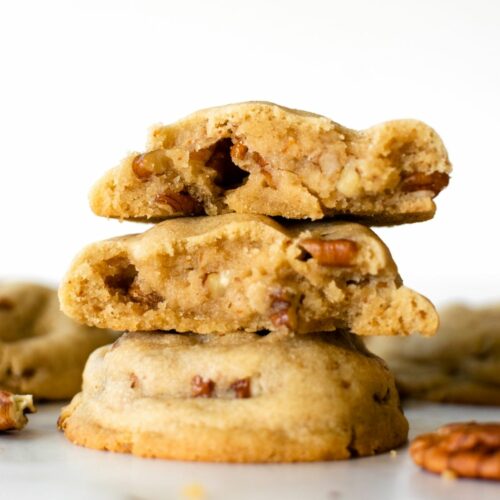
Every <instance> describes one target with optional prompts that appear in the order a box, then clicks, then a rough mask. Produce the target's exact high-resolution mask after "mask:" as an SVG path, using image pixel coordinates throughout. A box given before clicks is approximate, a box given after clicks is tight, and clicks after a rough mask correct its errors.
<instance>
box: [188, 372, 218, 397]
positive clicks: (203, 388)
mask: <svg viewBox="0 0 500 500" xmlns="http://www.w3.org/2000/svg"><path fill="white" fill-rule="evenodd" d="M214 389H215V382H214V381H213V380H211V379H209V378H207V379H204V378H203V377H202V376H201V375H195V376H194V377H193V378H192V380H191V396H192V397H193V398H211V397H212V394H213V392H214Z"/></svg>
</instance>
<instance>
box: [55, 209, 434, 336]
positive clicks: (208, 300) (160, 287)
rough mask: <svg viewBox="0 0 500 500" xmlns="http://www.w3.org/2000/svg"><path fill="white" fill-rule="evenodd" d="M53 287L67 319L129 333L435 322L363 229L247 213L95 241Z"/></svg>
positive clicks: (368, 329) (387, 327) (363, 329)
mask: <svg viewBox="0 0 500 500" xmlns="http://www.w3.org/2000/svg"><path fill="white" fill-rule="evenodd" d="M59 296H60V300H61V306H62V309H63V311H64V312H65V313H66V314H67V315H69V316H70V317H72V318H74V319H76V320H77V321H79V322H82V323H86V324H88V325H94V326H99V327H105V328H112V329H116V330H128V331H139V330H146V331H151V330H176V331H179V332H183V331H192V332H195V333H229V332H234V331H247V332H258V331H261V330H267V331H276V330H277V331H283V332H297V333H308V332H314V331H332V330H336V329H346V328H348V329H350V330H351V331H352V332H353V333H357V334H359V335H379V334H384V335H397V334H402V335H407V334H410V333H414V332H420V333H421V334H423V335H432V334H434V333H435V331H436V329H437V326H438V317H437V314H436V311H435V309H434V307H433V305H432V304H431V303H430V302H429V301H428V300H427V299H426V298H425V297H423V296H421V295H419V294H418V293H416V292H414V291H412V290H410V289H408V288H406V287H404V286H403V285H402V281H401V278H400V277H399V275H398V271H397V268H396V264H395V263H394V261H393V260H392V257H391V255H390V253H389V250H388V249H387V247H386V246H385V245H384V243H383V242H382V241H381V240H380V239H379V238H378V237H377V236H376V235H375V233H373V232H372V231H371V230H370V229H368V228H366V227H364V226H362V225H359V224H355V223H345V222H343V223H340V222H323V223H302V224H293V225H289V226H282V225H280V224H278V223H277V222H275V221H273V220H272V219H270V218H267V217H264V216H257V215H240V214H227V215H221V216H216V217H193V218H182V219H173V220H168V221H164V222H162V223H160V224H157V225H156V226H154V227H153V228H151V229H150V230H148V231H146V232H145V233H143V234H140V235H132V236H124V237H119V238H114V239H111V240H107V241H102V242H98V243H94V244H92V245H90V246H88V247H87V248H86V249H84V250H83V252H82V253H81V254H80V255H79V256H78V257H77V258H76V259H75V261H74V262H73V264H72V266H71V268H70V270H69V272H68V274H67V275H66V277H65V279H64V281H63V283H62V285H61V288H60V292H59Z"/></svg>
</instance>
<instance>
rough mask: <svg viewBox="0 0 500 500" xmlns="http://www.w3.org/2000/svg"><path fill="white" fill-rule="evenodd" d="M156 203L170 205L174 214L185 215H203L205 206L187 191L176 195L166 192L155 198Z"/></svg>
mask: <svg viewBox="0 0 500 500" xmlns="http://www.w3.org/2000/svg"><path fill="white" fill-rule="evenodd" d="M155 202H156V203H158V204H160V205H169V206H170V208H172V210H173V211H174V212H178V213H181V214H185V215H196V214H201V213H203V205H202V204H201V203H200V202H199V201H198V200H196V199H195V198H193V197H192V196H191V195H190V194H189V193H188V192H187V191H181V192H179V193H175V192H172V191H166V192H164V193H160V194H157V195H156V196H155Z"/></svg>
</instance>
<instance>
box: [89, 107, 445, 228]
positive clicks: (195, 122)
mask: <svg viewBox="0 0 500 500" xmlns="http://www.w3.org/2000/svg"><path fill="white" fill-rule="evenodd" d="M450 171H451V165H450V162H449V160H448V155H447V152H446V149H445V147H444V145H443V143H442V141H441V139H440V138H439V136H438V135H437V134H436V132H435V131H434V130H433V129H432V128H430V127H429V126H427V125H425V124H424V123H422V122H419V121H416V120H396V121H391V122H387V123H382V124H380V125H376V126H374V127H372V128H369V129H367V130H364V131H355V130H350V129H348V128H345V127H343V126H341V125H339V124H337V123H335V122H333V121H331V120H329V119H328V118H325V117H323V116H319V115H315V114H312V113H307V112H304V111H298V110H292V109H288V108H284V107H281V106H278V105H276V104H272V103H265V102H248V103H241V104H231V105H227V106H221V107H217V108H210V109H206V110H202V111H198V112H196V113H194V114H192V115H190V116H188V117H186V118H184V119H183V120H180V121H178V122H177V123H174V124H172V125H167V126H159V127H156V128H154V129H153V130H152V133H151V136H150V140H149V144H148V147H147V150H146V152H144V153H142V154H139V153H133V154H131V155H129V156H128V157H127V158H125V159H124V160H123V162H122V163H121V164H120V165H119V166H118V167H115V168H114V169H112V170H110V171H108V172H107V173H106V174H105V175H104V177H102V178H101V179H100V180H99V181H98V182H97V184H96V185H95V186H94V188H93V190H92V192H91V194H90V204H91V207H92V210H93V211H94V212H95V213H96V214H97V215H102V216H105V217H117V218H120V219H137V220H147V219H150V220H161V219H165V218H169V217H177V216H185V215H202V214H208V215H217V214H223V213H228V212H236V213H251V214H261V215H269V216H281V217H286V218H289V219H305V218H309V219H321V218H323V217H332V216H342V217H345V216H349V217H350V218H354V219H359V220H363V221H365V222H367V223H369V224H401V223H405V222H416V221H422V220H427V219H430V218H432V217H433V215H434V213H435V210H436V206H435V204H434V202H433V198H434V197H435V196H436V195H437V194H439V192H440V191H441V190H442V189H443V188H444V187H446V185H447V184H448V180H449V173H450Z"/></svg>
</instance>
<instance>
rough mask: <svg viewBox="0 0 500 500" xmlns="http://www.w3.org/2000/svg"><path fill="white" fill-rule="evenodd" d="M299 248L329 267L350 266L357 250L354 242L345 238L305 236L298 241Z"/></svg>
mask: <svg viewBox="0 0 500 500" xmlns="http://www.w3.org/2000/svg"><path fill="white" fill-rule="evenodd" d="M299 246H300V248H302V249H303V250H305V251H306V252H307V253H309V254H311V256H312V257H313V258H314V260H316V261H317V262H318V264H321V265H322V266H331V267H350V266H352V265H353V261H354V258H355V257H356V254H357V252H358V245H357V243H356V242H354V241H352V240H347V239H338V240H322V239H320V238H306V239H304V240H302V241H301V242H300V243H299Z"/></svg>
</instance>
